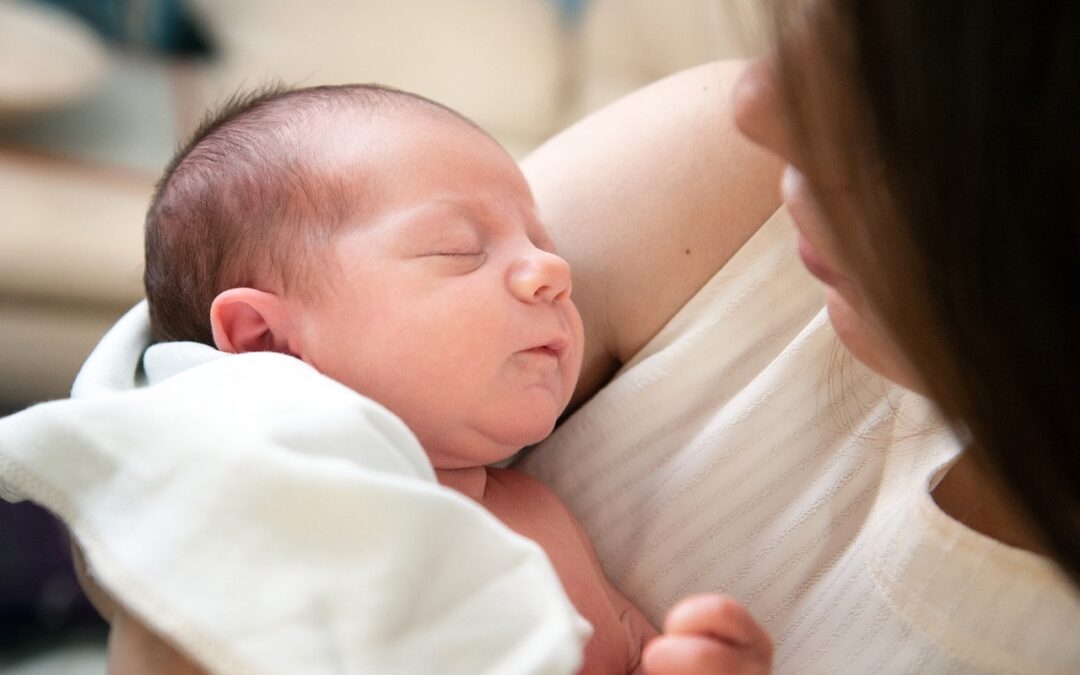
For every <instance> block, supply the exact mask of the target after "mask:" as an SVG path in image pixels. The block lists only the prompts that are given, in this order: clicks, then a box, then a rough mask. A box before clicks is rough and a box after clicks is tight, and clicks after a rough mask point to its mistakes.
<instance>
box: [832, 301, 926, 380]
mask: <svg viewBox="0 0 1080 675" xmlns="http://www.w3.org/2000/svg"><path fill="white" fill-rule="evenodd" d="M825 306H826V307H827V308H828V310H829V322H830V323H832V326H833V329H834V330H835V331H836V336H837V337H838V338H840V342H842V343H844V346H845V347H846V348H847V350H848V351H849V352H851V355H852V356H854V357H855V358H856V359H858V360H859V361H860V362H861V363H862V364H863V365H865V366H866V367H867V368H870V369H871V370H873V371H874V372H876V373H877V374H879V375H881V376H882V377H884V378H886V379H888V380H890V381H892V382H895V383H896V384H899V385H900V386H902V387H904V388H906V389H911V390H913V391H920V390H921V387H919V386H918V384H917V383H918V378H917V377H915V376H914V374H913V373H912V371H911V369H910V368H908V367H907V366H906V365H905V361H904V359H903V358H902V357H901V356H900V352H899V350H897V349H896V348H895V347H894V346H893V342H892V340H891V339H889V337H888V336H887V335H886V334H885V331H884V330H883V329H882V328H880V327H879V325H878V324H877V322H876V321H874V320H873V319H872V318H866V317H864V316H863V315H862V314H861V313H860V312H859V311H858V310H856V309H855V308H854V307H852V306H851V303H850V302H849V301H848V300H847V298H845V297H844V296H843V295H841V294H840V293H839V292H838V291H837V290H836V289H835V288H831V287H830V288H829V289H828V290H827V292H826V295H825Z"/></svg>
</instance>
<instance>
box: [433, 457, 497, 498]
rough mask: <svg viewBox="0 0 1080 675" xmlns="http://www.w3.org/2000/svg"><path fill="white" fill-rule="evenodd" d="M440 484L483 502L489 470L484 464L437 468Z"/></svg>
mask: <svg viewBox="0 0 1080 675" xmlns="http://www.w3.org/2000/svg"><path fill="white" fill-rule="evenodd" d="M435 477H436V478H437V479H438V480H439V484H440V485H442V486H444V487H448V488H450V489H451V490H457V491H458V492H460V493H461V494H463V495H465V496H466V497H469V498H470V499H473V500H476V501H478V502H481V503H483V501H484V491H485V490H486V489H487V480H488V472H487V468H486V467H483V466H470V467H466V468H464V469H435Z"/></svg>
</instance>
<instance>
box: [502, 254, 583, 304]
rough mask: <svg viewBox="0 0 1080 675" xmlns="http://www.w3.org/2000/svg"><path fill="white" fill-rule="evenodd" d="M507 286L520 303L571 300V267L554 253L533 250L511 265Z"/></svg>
mask: <svg viewBox="0 0 1080 675" xmlns="http://www.w3.org/2000/svg"><path fill="white" fill-rule="evenodd" d="M509 282H510V290H511V291H512V292H513V293H514V295H515V296H517V297H518V299H519V300H522V301H523V302H553V301H555V300H558V299H560V298H562V297H563V296H565V297H569V296H570V291H571V282H570V265H569V264H568V263H567V262H566V261H565V260H563V259H562V258H561V257H559V256H557V255H555V254H554V253H548V252H547V251H542V250H540V249H536V250H535V251H534V252H532V253H531V254H530V255H528V256H523V257H522V258H521V259H520V260H518V261H517V262H516V263H515V264H514V265H513V267H512V268H511V270H510V279H509Z"/></svg>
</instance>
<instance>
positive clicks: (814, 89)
mask: <svg viewBox="0 0 1080 675" xmlns="http://www.w3.org/2000/svg"><path fill="white" fill-rule="evenodd" d="M799 7H800V10H799V11H788V12H781V13H780V14H779V16H782V17H785V21H784V22H783V25H782V26H781V31H782V35H783V36H784V37H783V38H782V39H781V46H780V49H779V69H780V73H781V83H782V88H783V90H784V100H785V103H786V105H787V106H788V108H789V110H790V111H791V113H792V115H791V117H792V118H793V120H794V122H795V131H796V137H797V144H798V146H799V160H800V162H801V164H802V166H801V167H800V168H801V169H802V170H803V171H804V172H805V173H806V174H807V175H808V178H809V180H810V182H811V185H813V186H814V189H815V190H816V191H817V192H819V196H820V197H821V199H822V201H823V202H824V208H825V209H826V211H827V212H828V214H829V216H830V220H831V221H832V222H833V223H834V225H835V227H836V231H837V232H836V238H837V239H838V240H839V243H840V245H841V246H842V247H843V249H844V250H843V252H844V254H845V256H846V259H847V261H848V263H849V264H850V266H851V267H852V269H854V270H855V274H856V276H857V277H858V279H859V281H860V285H861V286H862V289H863V292H864V293H865V294H866V296H867V298H868V300H869V301H870V303H871V305H872V306H873V308H874V310H875V312H876V313H877V315H878V316H879V318H880V319H881V320H882V322H883V323H884V324H885V326H886V328H887V330H888V332H889V333H890V334H891V337H892V338H893V339H894V340H895V342H896V344H897V345H898V346H899V347H900V349H901V351H902V352H903V353H904V355H905V356H906V357H907V359H908V360H909V361H910V363H911V365H912V366H913V367H914V369H915V370H916V371H917V372H918V374H919V376H920V377H921V379H922V381H923V382H924V384H925V387H926V388H927V390H928V393H929V394H930V395H931V396H932V398H934V400H935V401H936V402H937V403H938V404H939V405H940V406H941V408H942V411H943V412H944V414H945V415H946V416H947V417H948V418H949V420H950V421H951V422H952V423H953V424H954V426H955V427H956V428H957V430H958V432H959V433H960V434H961V435H962V436H963V437H965V439H966V440H968V441H969V442H970V451H971V452H973V453H974V457H975V459H976V460H977V461H978V462H979V463H980V464H981V465H982V466H983V467H984V468H985V469H988V470H989V475H991V476H995V477H997V478H998V479H999V480H1000V483H1001V485H1002V486H1004V488H1005V489H1006V491H1007V493H1009V494H1010V495H1011V496H1012V498H1013V500H1014V501H1015V502H1016V504H1017V505H1018V506H1019V507H1020V508H1021V509H1022V510H1023V511H1024V512H1025V513H1024V515H1025V516H1026V518H1027V519H1028V520H1029V521H1030V522H1031V523H1032V525H1033V527H1034V528H1035V529H1036V531H1037V535H1038V536H1039V538H1040V539H1041V540H1042V542H1043V544H1044V545H1045V547H1046V548H1047V549H1048V550H1049V551H1050V552H1051V554H1052V555H1053V556H1054V557H1055V558H1056V559H1057V561H1058V562H1059V564H1060V565H1061V566H1062V567H1063V568H1064V570H1065V571H1066V572H1067V573H1068V574H1070V575H1071V577H1072V578H1073V580H1074V581H1080V358H1078V354H1077V353H1078V346H1077V342H1078V336H1080V303H1078V302H1077V299H1076V289H1077V288H1080V121H1078V120H1080V41H1078V40H1077V39H1076V36H1077V35H1080V4H1077V3H1069V2H1039V1H1034V2H1025V3H1011V2H987V1H986V0H950V1H948V2H942V1H941V0H905V1H904V2H862V1H860V0H832V1H825V2H820V3H814V4H812V5H811V6H809V8H808V7H807V3H800V4H799ZM807 50H810V51H811V52H812V53H813V55H814V56H820V57H821V58H816V59H815V58H807V53H808V52H807ZM815 68H816V69H818V70H817V71H816V72H815V71H814V69H815ZM837 161H839V162H840V163H842V164H843V165H844V167H843V171H842V172H841V177H840V178H839V181H840V182H842V183H844V187H846V188H847V190H848V193H849V194H855V195H856V199H855V200H854V202H855V203H854V204H850V203H848V204H846V205H844V206H841V205H840V204H839V200H835V199H830V192H831V191H832V190H833V189H834V188H835V187H836V186H835V185H834V184H832V181H833V180H835V179H836V175H837V172H836V170H835V166H833V167H830V168H831V169H832V170H831V171H825V170H824V169H825V167H826V165H828V164H835V163H836V162H837ZM826 174H829V175H830V176H831V177H832V178H830V179H824V178H822V176H825V175H826ZM848 201H849V202H850V201H852V200H848Z"/></svg>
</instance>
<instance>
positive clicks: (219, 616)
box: [0, 305, 590, 674]
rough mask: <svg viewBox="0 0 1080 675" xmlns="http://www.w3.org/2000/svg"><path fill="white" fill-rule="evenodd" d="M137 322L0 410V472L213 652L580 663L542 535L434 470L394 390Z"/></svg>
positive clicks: (582, 628) (120, 592)
mask: <svg viewBox="0 0 1080 675" xmlns="http://www.w3.org/2000/svg"><path fill="white" fill-rule="evenodd" d="M147 343H148V331H147V315H146V309H145V306H143V305H140V306H138V307H136V308H135V309H134V310H132V312H130V313H129V314H128V315H127V316H126V317H125V318H124V319H123V320H122V321H121V322H120V323H119V324H118V325H117V326H116V327H115V328H114V329H113V331H111V332H110V333H109V335H107V336H106V338H105V339H104V340H103V342H102V344H101V345H100V347H99V348H98V349H97V350H96V351H95V353H94V355H92V357H91V358H90V360H89V361H88V363H87V365H86V367H85V369H84V371H83V372H82V374H81V375H80V378H79V380H78V381H77V383H76V387H75V395H76V398H74V399H72V400H68V401H58V402H54V403H48V404H43V405H40V406H37V407H35V408H31V409H30V410H27V411H25V412H23V413H20V414H17V415H14V416H11V417H8V418H5V419H3V420H0V494H3V495H4V496H5V497H6V498H8V499H17V498H26V499H31V500H33V501H35V502H39V503H40V504H42V505H44V506H45V507H47V508H49V509H50V510H52V511H53V512H55V513H56V514H58V515H59V516H60V517H61V518H63V520H64V521H65V522H66V523H67V525H68V526H69V527H70V528H71V530H72V532H73V534H74V536H75V537H76V539H77V540H78V541H79V543H80V545H81V546H82V547H83V549H84V551H85V553H86V556H87V559H88V562H89V565H90V568H91V572H92V574H93V575H94V576H95V577H96V579H97V580H98V581H99V582H100V583H101V585H102V586H103V587H105V588H106V589H108V590H109V591H110V592H111V593H113V594H114V595H115V596H116V597H117V598H118V599H119V600H120V601H121V602H122V603H123V604H125V605H126V606H127V607H129V608H130V609H131V610H132V611H133V612H134V613H135V614H136V615H138V616H139V617H141V618H142V619H143V620H144V621H145V622H146V623H147V624H149V625H150V626H151V627H153V628H154V629H156V630H157V631H159V632H160V633H162V634H163V635H165V636H167V637H168V639H170V640H171V641H173V642H174V643H176V644H177V645H179V646H180V647H181V648H182V649H184V650H185V651H186V652H188V653H189V654H191V655H192V656H193V657H194V658H195V659H196V660H197V661H199V662H200V663H201V664H203V665H204V666H206V667H208V668H209V669H210V670H211V671H212V672H214V673H289V674H295V673H305V674H308V673H311V674H321V673H462V674H476V673H515V674H516V673H572V672H574V671H575V670H576V668H577V667H578V665H579V664H580V659H581V653H582V646H583V644H584V642H585V640H586V639H587V637H588V635H589V632H590V631H589V628H588V625H587V624H586V623H585V622H584V620H583V619H581V618H580V617H579V616H578V615H577V613H576V612H575V611H574V609H573V607H572V605H571V604H570V602H569V600H568V599H567V598H566V596H565V594H564V593H563V591H562V588H561V586H560V584H559V581H558V578H557V576H556V574H555V572H554V570H553V569H552V567H551V565H550V563H549V562H548V560H547V558H546V556H545V555H544V553H543V552H542V551H541V550H540V548H539V547H538V546H537V545H536V544H534V543H533V542H531V541H528V540H526V539H524V538H522V537H519V536H518V535H516V534H514V533H512V532H511V531H510V530H508V529H506V528H505V527H503V526H502V525H501V523H499V522H498V521H497V520H496V519H495V518H494V517H493V516H491V515H490V514H489V513H487V512H486V511H485V510H483V509H482V508H480V507H479V506H477V505H476V504H474V503H473V502H471V501H469V500H467V499H465V498H464V497H461V496H460V495H457V494H456V493H453V492H450V491H448V490H445V489H443V488H441V487H440V486H438V484H437V483H436V482H435V478H434V472H433V470H432V468H431V465H430V463H429V462H428V460H427V458H426V456H425V455H424V453H423V451H422V449H421V447H420V445H419V444H418V443H417V441H416V439H415V437H414V436H413V435H412V433H411V432H410V431H409V430H408V429H407V428H406V427H405V425H404V424H403V423H402V422H401V421H400V420H399V419H398V418H396V417H395V416H393V415H392V414H390V413H389V412H388V411H386V410H385V409H383V408H382V407H380V406H378V405H377V404H375V403H373V402H372V401H370V400H368V399H365V398H363V397H362V396H360V395H358V394H356V393H355V392H353V391H351V390H349V389H347V388H346V387H344V386H342V385H340V384H338V383H336V382H334V381H332V380H330V379H328V378H325V377H323V376H322V375H320V374H318V373H317V372H315V371H314V370H313V369H312V368H310V367H309V366H307V365H305V364H303V363H302V362H300V361H299V360H297V359H294V358H291V357H287V356H282V355H278V354H247V355H241V356H230V355H224V354H221V353H220V352H217V351H216V350H214V349H211V348H209V347H206V346H203V345H196V344H192V343H173V344H166V345H158V346H154V347H152V348H150V349H149V350H147V351H146V353H145V358H144V359H142V360H141V361H140V355H141V354H142V353H143V350H144V348H145V346H146V344H147Z"/></svg>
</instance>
